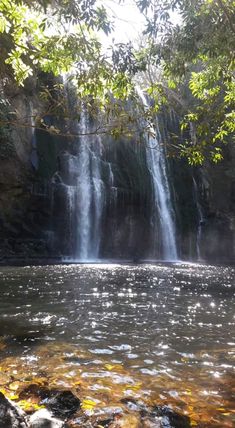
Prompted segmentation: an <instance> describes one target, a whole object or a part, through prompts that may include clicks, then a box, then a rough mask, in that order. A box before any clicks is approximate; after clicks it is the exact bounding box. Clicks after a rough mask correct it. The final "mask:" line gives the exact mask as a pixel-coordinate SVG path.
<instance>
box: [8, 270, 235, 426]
mask: <svg viewBox="0 0 235 428" xmlns="http://www.w3.org/2000/svg"><path fill="white" fill-rule="evenodd" d="M234 291H235V269H234V268H232V267H218V266H206V265H199V264H198V265H196V264H180V263H179V264H177V263H176V264H167V263H165V264H164V263H159V264H157V265H154V264H142V265H121V264H89V265H76V264H71V265H58V266H43V267H41V266H36V267H32V266H30V267H9V268H8V267H4V268H1V270H0V335H1V338H0V366H1V370H0V384H1V387H2V389H4V391H6V392H8V393H10V394H12V391H14V394H15V391H17V388H19V387H20V384H21V383H25V382H26V383H27V382H32V381H34V380H35V379H37V380H38V381H39V382H48V383H49V384H50V385H52V386H60V387H66V388H75V389H77V390H78V391H79V394H80V395H81V397H82V399H87V400H91V402H92V403H93V404H92V405H91V407H92V409H90V410H92V411H93V412H95V411H98V409H101V408H102V406H107V405H109V406H114V407H115V406H118V405H119V403H120V399H121V398H123V397H129V396H131V397H133V398H135V399H137V400H141V401H143V402H147V403H167V404H170V405H172V406H173V407H174V408H175V409H178V410H180V411H181V412H184V413H187V414H189V415H190V417H191V420H192V424H193V426H198V427H199V426H200V427H220V428H221V427H232V426H234V425H233V424H234V421H235V376H234V374H235V372H234V359H235V328H234V326H235V311H234V308H235V305H234V303H235V297H234V296H235V295H234Z"/></svg>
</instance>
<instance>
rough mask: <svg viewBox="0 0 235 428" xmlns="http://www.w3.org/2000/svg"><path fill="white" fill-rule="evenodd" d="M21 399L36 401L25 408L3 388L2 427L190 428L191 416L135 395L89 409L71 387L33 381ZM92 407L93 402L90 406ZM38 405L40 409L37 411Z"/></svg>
mask: <svg viewBox="0 0 235 428" xmlns="http://www.w3.org/2000/svg"><path fill="white" fill-rule="evenodd" d="M19 395H20V398H21V400H22V399H24V400H28V402H31V403H32V404H34V406H33V407H34V410H32V407H31V408H30V407H29V409H28V410H22V409H21V407H19V406H18V405H17V404H15V402H13V401H11V400H9V399H8V398H6V397H5V396H4V394H3V393H1V392H0V428H79V427H80V428H190V427H191V423H190V419H189V417H188V416H186V415H182V414H179V413H177V412H176V411H174V410H172V409H171V408H170V407H168V406H165V405H164V406H159V405H154V406H151V407H150V406H146V405H145V404H143V403H141V402H137V401H136V400H134V399H133V398H124V399H121V400H120V407H117V408H113V407H110V408H106V409H103V410H102V411H100V412H92V411H87V409H86V407H85V408H84V405H83V404H82V402H81V400H80V399H79V398H78V397H77V396H76V395H75V394H74V393H73V392H71V391H69V390H61V391H59V390H55V389H51V390H50V389H49V388H45V387H40V386H39V385H37V384H31V385H29V386H27V387H26V388H24V389H22V390H21V392H20V394H19ZM87 407H89V406H87ZM35 408H37V410H36V411H35Z"/></svg>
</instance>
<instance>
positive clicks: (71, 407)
mask: <svg viewBox="0 0 235 428" xmlns="http://www.w3.org/2000/svg"><path fill="white" fill-rule="evenodd" d="M44 404H45V406H46V407H47V408H48V409H49V410H50V411H51V412H52V414H53V415H54V416H56V417H58V418H61V419H68V418H70V417H71V416H72V415H73V414H74V413H76V412H77V411H78V410H79V409H80V408H81V401H80V400H79V398H77V397H76V396H75V395H74V394H73V393H72V392H71V391H62V392H58V393H56V394H55V395H54V396H52V397H51V398H49V399H47V400H45V401H44Z"/></svg>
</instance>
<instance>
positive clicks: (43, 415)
mask: <svg viewBox="0 0 235 428" xmlns="http://www.w3.org/2000/svg"><path fill="white" fill-rule="evenodd" d="M29 427H30V428H65V424H64V422H63V421H60V420H59V419H56V418H53V416H52V415H51V413H50V412H49V411H48V410H46V409H41V410H38V411H37V412H36V413H34V414H33V415H32V416H30V418H29Z"/></svg>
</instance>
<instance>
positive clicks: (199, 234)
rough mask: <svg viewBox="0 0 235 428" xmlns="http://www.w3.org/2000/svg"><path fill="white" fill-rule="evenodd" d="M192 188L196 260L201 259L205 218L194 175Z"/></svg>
mask: <svg viewBox="0 0 235 428" xmlns="http://www.w3.org/2000/svg"><path fill="white" fill-rule="evenodd" d="M193 189H194V198H195V203H196V207H197V213H198V227H197V236H196V253H197V259H198V261H201V260H202V256H201V240H202V225H203V224H204V222H205V220H204V217H203V212H202V207H201V204H200V202H199V196H198V186H197V182H196V180H195V178H194V177H193Z"/></svg>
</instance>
